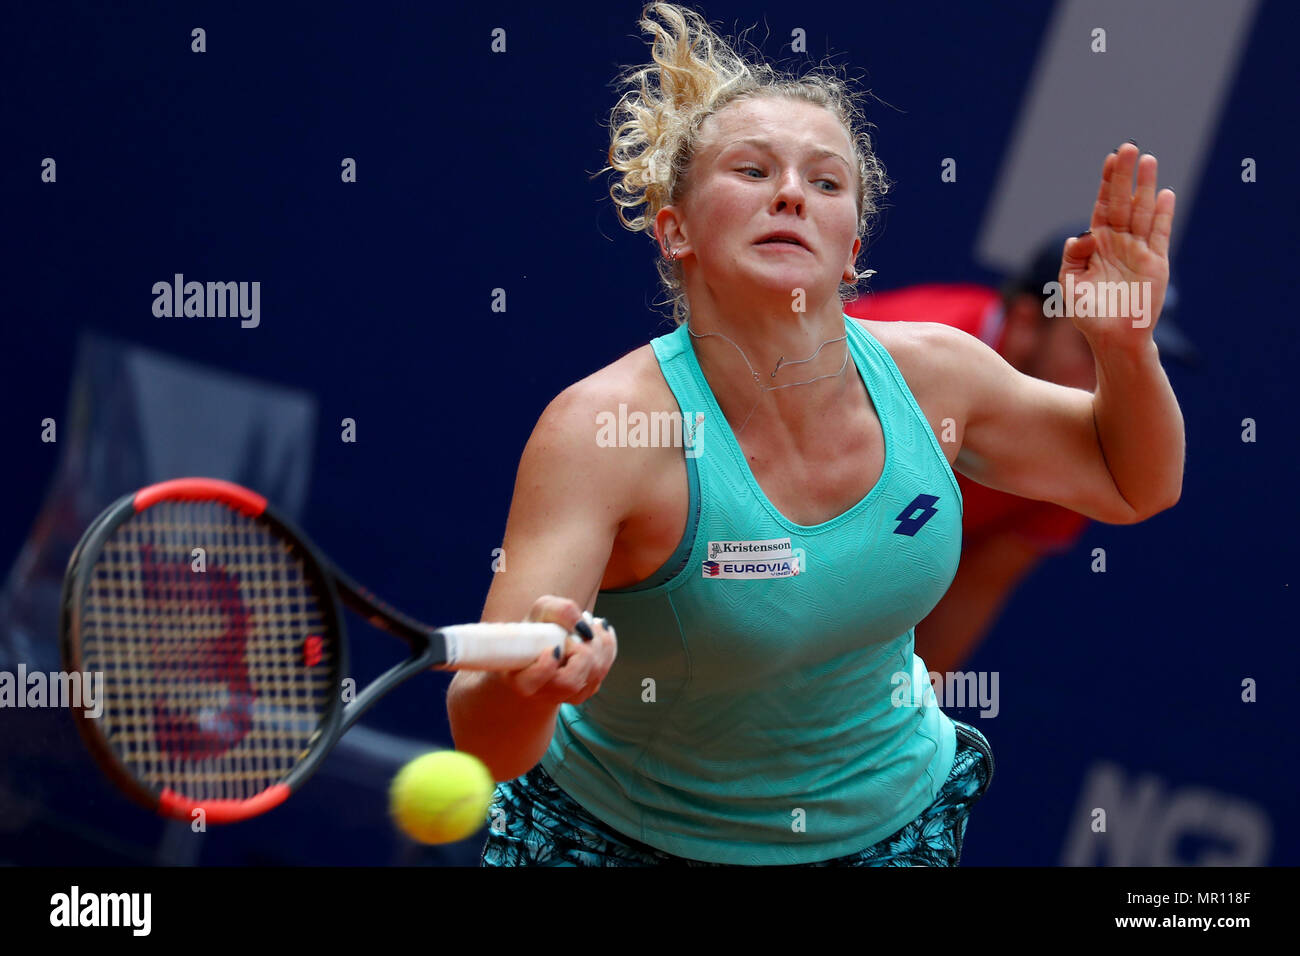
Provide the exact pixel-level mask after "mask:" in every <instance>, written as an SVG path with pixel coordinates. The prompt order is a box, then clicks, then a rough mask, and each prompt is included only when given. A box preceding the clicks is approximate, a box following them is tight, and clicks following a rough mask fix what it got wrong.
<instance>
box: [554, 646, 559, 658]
mask: <svg viewBox="0 0 1300 956" xmlns="http://www.w3.org/2000/svg"><path fill="white" fill-rule="evenodd" d="M555 659H556V660H557V661H558V660H559V659H560V649H559V648H558V647H557V648H556V649H555Z"/></svg>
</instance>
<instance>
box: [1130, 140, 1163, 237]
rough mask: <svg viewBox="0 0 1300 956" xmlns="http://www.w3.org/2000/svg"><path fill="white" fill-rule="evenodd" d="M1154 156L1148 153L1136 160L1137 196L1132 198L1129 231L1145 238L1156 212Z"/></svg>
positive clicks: (1149, 232) (1155, 165)
mask: <svg viewBox="0 0 1300 956" xmlns="http://www.w3.org/2000/svg"><path fill="white" fill-rule="evenodd" d="M1157 165H1158V164H1157V163H1156V158H1155V157H1154V156H1152V155H1151V154H1150V153H1147V154H1146V155H1145V156H1142V157H1141V158H1140V159H1139V160H1138V182H1137V196H1136V197H1135V199H1134V200H1133V218H1132V221H1131V222H1130V223H1129V232H1131V233H1133V235H1135V236H1137V237H1139V238H1141V239H1147V238H1148V237H1149V236H1150V234H1151V222H1152V220H1153V219H1154V218H1155V213H1156V167H1157Z"/></svg>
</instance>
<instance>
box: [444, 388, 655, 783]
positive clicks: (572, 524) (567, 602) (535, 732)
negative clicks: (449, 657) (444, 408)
mask: <svg viewBox="0 0 1300 956" xmlns="http://www.w3.org/2000/svg"><path fill="white" fill-rule="evenodd" d="M597 404H599V398H598V396H596V395H593V389H592V388H591V387H590V386H589V385H586V384H584V383H578V384H577V385H574V386H571V387H570V388H569V389H566V390H565V391H564V392H563V393H561V394H560V395H559V396H557V397H556V399H555V400H554V401H552V402H551V404H550V405H549V406H547V408H546V411H545V412H543V413H542V417H541V419H540V420H539V421H538V423H537V427H536V428H535V429H534V430H533V434H532V436H531V437H530V438H529V440H528V444H527V446H526V447H525V448H524V453H523V456H522V458H521V459H520V463H519V471H518V474H517V476H516V479H515V489H514V498H513V501H512V502H511V505H510V516H509V518H508V520H507V522H506V533H505V540H504V541H503V543H502V547H503V553H504V557H505V568H506V570H504V571H500V572H498V573H497V574H495V575H494V576H493V580H492V586H491V588H490V589H489V591H488V596H487V602H486V604H485V605H484V608H483V617H482V619H483V620H484V621H519V620H525V619H527V620H546V621H553V622H555V623H557V624H560V625H562V626H564V627H566V628H569V629H570V630H572V629H573V628H574V625H575V624H576V623H577V621H578V619H579V616H580V615H581V613H582V611H583V610H584V609H586V610H590V609H591V607H592V606H593V605H594V603H595V596H596V592H597V591H598V590H599V588H600V581H601V578H602V576H603V573H604V569H605V566H606V564H607V563H608V561H609V556H610V552H611V549H612V547H613V542H614V538H615V536H616V535H617V532H618V528H619V525H620V523H621V521H622V520H623V517H624V512H625V505H624V502H627V501H629V500H631V499H630V498H629V497H627V494H626V483H627V477H626V472H627V469H626V468H625V467H624V466H625V465H626V462H625V460H624V459H623V458H622V457H621V456H618V455H598V454H596V453H595V452H596V451H597V448H596V443H595V435H596V424H595V414H594V411H592V409H593V408H594V407H595V406H596V405H597ZM595 630H596V631H597V632H598V633H597V639H596V640H595V641H593V642H592V643H591V644H590V645H583V646H582V647H580V648H578V649H577V650H576V651H575V652H574V653H573V654H572V655H571V656H570V657H569V658H567V659H566V660H565V661H564V662H563V664H561V663H560V662H558V661H556V660H555V659H553V658H551V657H550V656H549V655H547V656H545V657H543V658H539V660H538V661H537V662H535V663H534V664H532V665H531V666H529V667H528V668H526V669H524V670H522V671H516V672H514V673H513V674H510V675H503V674H498V673H493V672H487V671H477V672H475V671H464V672H461V673H458V674H457V675H456V676H455V678H454V679H453V680H452V682H451V687H450V688H449V689H448V692H447V715H448V719H449V722H450V725H451V732H452V738H453V740H454V741H455V743H456V747H457V749H459V750H464V751H467V752H469V753H472V754H475V755H476V756H478V757H479V758H480V759H482V760H483V762H484V763H486V764H487V766H488V768H489V769H490V770H491V771H492V773H493V776H494V777H495V778H496V779H497V780H510V779H513V778H514V777H517V776H519V775H520V774H522V773H526V772H527V771H528V770H530V769H531V768H532V767H533V766H535V765H536V764H537V762H538V761H539V760H540V759H541V758H542V755H543V754H544V753H545V752H546V747H547V746H548V744H549V743H550V740H551V736H552V734H553V733H554V730H555V718H556V714H557V713H558V711H559V705H560V704H561V703H563V702H569V703H575V704H576V703H581V702H582V701H583V700H585V699H586V698H587V697H589V696H591V695H592V694H594V693H595V692H596V691H597V690H598V689H599V684H600V681H601V680H602V679H603V678H604V675H605V674H606V673H608V671H609V668H610V666H611V665H612V664H613V660H614V655H615V653H616V646H615V643H614V637H613V634H612V632H606V631H605V629H604V628H603V627H599V626H597V628H595Z"/></svg>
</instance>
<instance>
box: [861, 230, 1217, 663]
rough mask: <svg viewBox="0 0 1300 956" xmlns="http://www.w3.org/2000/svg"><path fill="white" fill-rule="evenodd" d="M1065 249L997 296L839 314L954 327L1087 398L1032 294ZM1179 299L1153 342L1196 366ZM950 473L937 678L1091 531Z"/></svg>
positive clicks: (940, 293)
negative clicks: (953, 565)
mask: <svg viewBox="0 0 1300 956" xmlns="http://www.w3.org/2000/svg"><path fill="white" fill-rule="evenodd" d="M1081 228H1082V227H1081ZM1073 234H1074V233H1070V235H1073ZM1064 244H1065V234H1063V235H1061V236H1060V237H1059V238H1058V237H1053V238H1052V239H1050V240H1049V241H1048V242H1047V243H1045V244H1044V246H1043V247H1042V248H1041V249H1040V250H1039V251H1038V253H1037V255H1036V256H1035V259H1034V261H1033V262H1032V263H1031V264H1030V265H1029V266H1028V267H1027V269H1026V270H1025V272H1024V273H1023V274H1022V275H1020V276H1019V277H1017V278H1014V279H1012V280H1011V281H1009V282H1008V283H1007V285H1006V287H1005V288H1004V290H1003V291H1002V292H999V291H998V290H996V289H991V288H988V287H986V286H982V285H973V284H953V285H945V284H934V285H920V286H913V287H910V288H905V289H898V290H895V291H892V292H872V293H869V294H867V295H864V296H860V297H859V298H857V299H855V300H853V301H851V302H847V303H845V306H844V311H845V313H846V314H848V315H849V316H852V317H854V318H859V319H871V320H874V321H876V322H893V321H901V322H938V323H941V324H943V325H950V326H952V327H953V328H958V329H961V330H962V331H964V332H968V333H970V334H971V335H973V336H975V337H976V338H978V339H980V340H981V341H983V342H984V343H985V344H986V345H988V346H989V347H990V348H992V349H993V350H994V351H996V352H997V353H998V354H999V355H1001V356H1002V357H1003V358H1004V359H1006V360H1007V363H1008V364H1009V365H1011V366H1012V367H1013V368H1015V369H1016V370H1017V371H1020V372H1023V373H1025V374H1026V375H1032V376H1034V377H1035V378H1041V379H1045V380H1046V381H1049V382H1054V383H1056V384H1058V385H1066V386H1069V387H1071V388H1082V389H1086V390H1087V391H1089V392H1091V391H1093V390H1094V389H1095V388H1096V387H1097V378H1096V367H1095V365H1094V362H1093V357H1092V351H1091V350H1090V349H1089V347H1088V343H1087V340H1086V339H1084V337H1083V334H1082V333H1081V332H1080V331H1079V330H1078V329H1077V328H1075V326H1074V323H1073V321H1071V319H1070V318H1068V317H1066V316H1061V317H1057V318H1052V317H1046V316H1044V315H1043V302H1044V296H1043V295H1042V294H1040V293H1039V292H1037V291H1034V290H1041V289H1042V287H1043V286H1044V285H1045V284H1046V283H1047V282H1051V281H1055V279H1056V270H1057V268H1058V267H1059V263H1060V257H1061V247H1062V246H1063V245H1064ZM1175 295H1176V293H1175V292H1174V287H1173V284H1172V282H1171V284H1170V286H1169V293H1168V297H1167V299H1166V303H1165V310H1164V313H1163V314H1162V317H1161V320H1160V323H1159V325H1157V328H1156V332H1157V333H1158V334H1157V336H1156V343H1157V345H1158V346H1159V347H1160V349H1161V352H1162V354H1172V355H1173V356H1174V357H1175V358H1178V359H1179V360H1180V361H1182V362H1184V363H1186V364H1193V363H1194V362H1195V358H1196V353H1195V349H1194V348H1193V347H1192V346H1191V344H1190V343H1189V342H1188V341H1187V339H1186V338H1185V336H1183V335H1182V333H1181V331H1180V330H1178V329H1177V328H1176V327H1175V326H1174V324H1173V323H1172V322H1171V321H1170V320H1169V313H1170V311H1171V309H1170V306H1171V305H1172V304H1173V302H1174V296H1175ZM939 437H940V438H942V436H939ZM955 474H956V476H957V483H958V485H959V486H960V487H961V493H962V501H963V505H964V510H963V513H962V557H961V564H960V565H959V566H958V568H957V575H956V577H955V578H954V579H953V582H952V586H951V587H950V588H949V589H948V591H947V593H946V594H945V595H944V596H943V599H942V600H940V602H939V604H938V605H937V606H936V607H935V608H934V610H933V611H931V612H930V614H929V615H928V616H927V617H926V618H925V619H924V620H923V621H921V622H920V623H919V624H917V625H916V653H917V656H919V657H920V658H921V659H922V660H924V661H925V662H926V666H927V667H929V669H930V670H931V671H934V672H936V673H940V674H945V673H948V672H949V671H955V670H957V669H958V668H959V667H960V666H961V665H962V664H963V663H964V662H965V661H966V660H967V658H969V657H970V655H971V654H972V653H973V652H974V650H975V648H976V647H977V646H978V645H979V643H980V641H981V640H983V638H984V637H985V636H986V635H987V633H988V631H989V629H990V627H991V626H992V625H993V622H994V621H995V620H996V618H997V615H998V613H999V612H1000V611H1001V609H1002V607H1003V605H1005V604H1006V602H1007V600H1008V599H1009V598H1010V597H1011V594H1012V593H1013V592H1014V590H1015V588H1016V585H1017V584H1019V583H1020V581H1021V580H1022V579H1023V578H1024V577H1025V576H1026V575H1027V574H1028V573H1029V572H1030V571H1031V570H1032V569H1033V568H1034V567H1035V566H1036V565H1037V564H1038V562H1039V561H1041V560H1042V559H1043V558H1044V557H1047V556H1048V555H1052V554H1060V553H1063V552H1065V551H1068V550H1069V549H1070V548H1072V547H1073V546H1074V544H1075V542H1077V541H1078V540H1079V538H1080V536H1081V535H1082V534H1083V531H1084V529H1085V528H1086V527H1087V526H1088V518H1086V517H1085V516H1083V515H1081V514H1079V513H1078V512H1075V511H1070V510H1069V509H1067V508H1062V507H1061V506H1060V505H1056V504H1052V503H1051V502H1048V501H1034V500H1032V499H1029V498H1020V497H1018V496H1016V495H1009V494H1006V493H1004V492H1001V491H995V490H994V489H992V488H988V487H985V486H984V485H981V484H979V483H978V482H975V481H971V480H970V479H969V478H967V477H966V476H965V475H963V474H961V473H960V472H957V473H955Z"/></svg>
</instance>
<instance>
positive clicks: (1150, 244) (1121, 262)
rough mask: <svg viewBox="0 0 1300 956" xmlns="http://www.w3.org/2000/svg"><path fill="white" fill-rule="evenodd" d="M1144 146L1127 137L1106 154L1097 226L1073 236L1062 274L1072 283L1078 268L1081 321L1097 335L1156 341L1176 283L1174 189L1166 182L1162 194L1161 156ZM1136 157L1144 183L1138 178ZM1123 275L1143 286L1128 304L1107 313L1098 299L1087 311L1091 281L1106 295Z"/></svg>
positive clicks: (1128, 342) (1127, 341)
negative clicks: (1083, 300)
mask: <svg viewBox="0 0 1300 956" xmlns="http://www.w3.org/2000/svg"><path fill="white" fill-rule="evenodd" d="M1140 153H1141V151H1140V150H1139V149H1138V148H1137V147H1136V146H1134V145H1133V144H1132V143H1125V144H1124V145H1122V146H1121V147H1120V148H1119V151H1118V152H1117V153H1111V154H1110V155H1109V156H1107V157H1106V161H1105V163H1104V164H1103V166H1102V171H1101V188H1100V189H1099V190H1098V192H1097V202H1096V204H1095V205H1094V206H1093V208H1092V221H1091V224H1090V225H1089V232H1088V233H1085V234H1084V235H1083V236H1082V237H1080V238H1076V239H1068V240H1066V243H1065V249H1064V255H1063V258H1062V260H1061V272H1060V276H1059V281H1060V282H1061V284H1062V289H1063V290H1064V289H1065V288H1066V284H1065V283H1066V276H1067V275H1073V277H1074V279H1073V282H1074V288H1075V303H1076V305H1075V311H1074V315H1073V320H1074V324H1075V326H1076V327H1078V329H1079V331H1081V332H1082V333H1083V334H1084V335H1085V336H1086V337H1087V338H1088V339H1089V341H1090V342H1093V343H1096V342H1098V341H1099V340H1107V341H1111V342H1115V343H1119V344H1121V345H1123V346H1130V347H1134V348H1137V347H1140V346H1142V345H1145V344H1146V343H1148V342H1149V341H1150V339H1151V336H1152V332H1153V330H1154V329H1155V324H1156V320H1157V318H1158V317H1159V315H1160V310H1161V308H1162V307H1163V306H1164V301H1165V290H1166V289H1167V288H1168V286H1169V234H1170V231H1171V230H1172V228H1173V221H1174V192H1173V190H1172V189H1163V190H1161V191H1160V193H1159V195H1157V194H1156V158H1155V156H1153V155H1151V154H1150V153H1147V154H1146V155H1145V156H1141V159H1140V161H1139V155H1140ZM1135 165H1136V166H1137V170H1138V175H1137V190H1136V191H1134V190H1133V189H1132V186H1131V184H1132V182H1133V167H1134V166H1135ZM1120 282H1122V283H1125V284H1127V285H1128V288H1129V289H1130V290H1134V289H1136V290H1140V291H1141V292H1142V295H1141V296H1131V297H1130V299H1129V302H1128V305H1127V309H1117V310H1115V311H1117V312H1120V314H1119V315H1116V314H1114V313H1113V312H1112V313H1111V314H1107V315H1100V314H1098V312H1099V311H1102V310H1099V309H1097V308H1095V307H1094V308H1093V309H1091V310H1090V311H1091V313H1092V314H1090V315H1080V314H1079V312H1080V311H1081V309H1080V308H1079V305H1078V303H1079V301H1080V297H1081V295H1082V292H1081V290H1082V289H1083V288H1084V287H1085V286H1090V287H1091V290H1092V292H1091V294H1093V295H1094V296H1098V295H1105V294H1107V292H1106V289H1107V288H1108V287H1106V286H1103V285H1102V283H1120ZM1133 283H1137V285H1136V286H1134V285H1132V284H1133ZM1111 288H1113V287H1111ZM1134 299H1136V301H1134ZM1111 301H1114V300H1113V299H1112V300H1111ZM1125 312H1126V313H1127V314H1124V313H1125Z"/></svg>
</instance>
